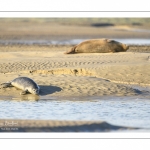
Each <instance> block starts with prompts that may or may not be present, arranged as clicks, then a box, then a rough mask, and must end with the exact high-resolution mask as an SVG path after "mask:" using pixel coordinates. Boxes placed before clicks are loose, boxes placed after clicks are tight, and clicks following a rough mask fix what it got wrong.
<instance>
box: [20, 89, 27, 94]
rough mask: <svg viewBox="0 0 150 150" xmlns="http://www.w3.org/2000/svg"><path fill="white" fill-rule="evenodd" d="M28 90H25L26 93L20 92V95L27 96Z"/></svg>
mask: <svg viewBox="0 0 150 150" xmlns="http://www.w3.org/2000/svg"><path fill="white" fill-rule="evenodd" d="M27 92H28V91H27V90H25V91H22V92H20V95H25V94H27Z"/></svg>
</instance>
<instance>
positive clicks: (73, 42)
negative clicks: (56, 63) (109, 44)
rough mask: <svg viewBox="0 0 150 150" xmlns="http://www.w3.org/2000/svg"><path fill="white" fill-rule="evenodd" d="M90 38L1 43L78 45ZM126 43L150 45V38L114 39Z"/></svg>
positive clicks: (0, 41)
mask: <svg viewBox="0 0 150 150" xmlns="http://www.w3.org/2000/svg"><path fill="white" fill-rule="evenodd" d="M85 40H89V39H70V40H58V41H54V40H0V44H4V45H13V44H22V45H34V44H38V45H76V44H79V43H80V42H83V41H85ZM113 40H116V41H118V42H122V43H124V44H133V45H150V39H130V38H128V39H113Z"/></svg>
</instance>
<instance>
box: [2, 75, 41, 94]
mask: <svg viewBox="0 0 150 150" xmlns="http://www.w3.org/2000/svg"><path fill="white" fill-rule="evenodd" d="M1 85H2V88H7V87H10V86H14V87H16V88H18V89H21V90H23V91H22V92H21V93H20V94H21V95H25V94H27V93H28V92H29V93H31V94H34V95H39V91H40V87H39V86H38V85H37V84H36V83H35V82H34V81H33V80H32V79H30V78H28V77H18V78H15V79H14V80H12V81H10V82H7V83H2V84H1Z"/></svg>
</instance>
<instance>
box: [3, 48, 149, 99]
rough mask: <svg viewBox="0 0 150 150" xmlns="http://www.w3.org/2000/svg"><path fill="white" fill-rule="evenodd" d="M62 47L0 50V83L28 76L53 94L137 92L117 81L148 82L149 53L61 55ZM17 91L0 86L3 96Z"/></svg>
mask: <svg viewBox="0 0 150 150" xmlns="http://www.w3.org/2000/svg"><path fill="white" fill-rule="evenodd" d="M30 47H32V46H30ZM65 48H66V47H65ZM65 48H64V47H62V49H59V50H57V51H56V49H55V47H54V48H51V49H48V50H44V51H42V49H41V50H38V51H35V50H34V51H30V52H27V51H26V52H25V51H24V50H23V51H22V50H20V51H19V49H18V47H17V46H16V49H17V51H8V52H0V56H1V59H0V77H1V78H0V83H3V82H6V81H10V80H12V79H14V78H16V77H18V76H27V77H31V78H32V79H33V80H34V81H35V82H37V84H39V85H40V87H41V93H40V95H41V96H54V97H55V96H57V97H67V96H69V97H70V96H105V95H107V96H109V95H116V96H125V95H137V94H140V93H141V92H140V91H139V90H135V89H133V88H130V87H127V86H125V85H123V84H118V83H126V84H129V85H130V84H138V85H143V86H149V85H150V60H149V58H150V54H149V53H133V52H122V53H107V54H104V53H93V54H91V53H89V54H73V55H64V54H63V52H64V51H65ZM19 93H20V90H16V89H15V88H12V87H11V88H6V89H0V95H3V96H12V97H14V96H15V97H16V96H19ZM27 97H28V98H27ZM27 97H24V98H25V99H26V98H27V99H30V97H32V96H31V94H28V96H27Z"/></svg>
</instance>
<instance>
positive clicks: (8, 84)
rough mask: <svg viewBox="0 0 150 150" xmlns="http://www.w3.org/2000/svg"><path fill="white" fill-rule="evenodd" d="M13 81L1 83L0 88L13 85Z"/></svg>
mask: <svg viewBox="0 0 150 150" xmlns="http://www.w3.org/2000/svg"><path fill="white" fill-rule="evenodd" d="M11 86H12V85H11V82H8V83H1V84H0V88H7V87H11Z"/></svg>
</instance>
